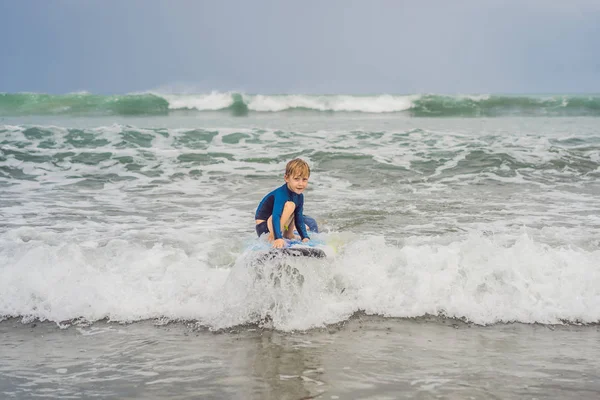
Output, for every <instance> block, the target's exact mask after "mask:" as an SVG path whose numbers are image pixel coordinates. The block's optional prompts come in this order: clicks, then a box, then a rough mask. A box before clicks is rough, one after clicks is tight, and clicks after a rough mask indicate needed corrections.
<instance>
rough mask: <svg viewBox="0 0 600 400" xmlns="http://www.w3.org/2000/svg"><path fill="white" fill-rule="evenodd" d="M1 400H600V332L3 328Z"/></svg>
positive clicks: (424, 325) (534, 328)
mask: <svg viewBox="0 0 600 400" xmlns="http://www.w3.org/2000/svg"><path fill="white" fill-rule="evenodd" d="M0 354H1V357H0V398H2V399H29V398H61V399H68V398H78V399H79V398H99V399H137V398H143V399H163V398H169V399H197V398H202V399H296V400H299V399H312V398H315V399H598V398H600V327H599V326H597V325H594V326H543V325H524V324H507V325H494V326H487V327H484V326H477V325H470V324H465V323H461V322H457V321H454V320H442V319H437V318H434V319H417V320H406V319H386V318H382V317H372V316H365V315H358V316H354V317H353V318H352V319H351V320H350V321H347V322H345V323H343V324H339V325H335V326H331V327H328V328H324V329H319V330H311V331H309V332H292V333H285V332H278V331H273V330H269V329H262V328H257V327H247V326H245V327H239V328H236V329H229V330H227V331H224V332H218V333H214V332H210V331H207V330H205V329H202V328H198V327H195V326H194V325H193V324H186V323H174V324H167V325H162V326H161V325H156V323H155V322H153V321H146V322H138V323H134V324H130V325H122V324H112V323H106V322H99V323H95V324H93V325H91V326H71V327H69V328H67V329H60V328H58V327H57V326H56V324H54V323H29V324H22V323H21V322H20V321H19V320H16V319H11V320H7V321H3V322H0Z"/></svg>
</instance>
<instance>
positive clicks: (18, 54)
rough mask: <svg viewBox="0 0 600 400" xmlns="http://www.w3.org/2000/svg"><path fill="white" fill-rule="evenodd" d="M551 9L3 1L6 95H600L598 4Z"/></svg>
mask: <svg viewBox="0 0 600 400" xmlns="http://www.w3.org/2000/svg"><path fill="white" fill-rule="evenodd" d="M553 3H561V2H559V1H558V0H556V1H552V0H548V1H545V0H521V1H518V0H487V1H483V0H478V1H475V0H463V1H461V0H456V1H449V0H437V1H433V0H419V1H417V0H412V1H403V0H396V1H377V0H369V1H368V0H364V1H352V0H344V1H342V0H339V1H338V0H335V1H334V0H315V1H312V0H302V1H291V0H290V1H287V0H273V1H263V0H237V1H234V0H230V1H228V0H219V1H217V0H214V1H201V0H198V1H181V0H169V1H167V0H165V1H154V0H146V1H142V0H87V1H85V0H70V1H67V0H63V1H59V0H47V1H44V0H39V1H34V0H0V92H22V91H26V92H47V93H69V92H77V91H89V92H93V93H102V94H109V93H128V92H137V91H146V90H157V89H159V90H163V91H175V92H207V91H211V90H219V91H228V90H237V91H244V92H247V93H350V94H369V93H395V94H405V93H448V94H456V93H580V92H587V93H590V92H594V93H599V92H600V0H570V1H569V2H567V1H563V2H562V3H564V4H553ZM567 3H568V4H567Z"/></svg>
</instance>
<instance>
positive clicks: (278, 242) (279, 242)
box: [273, 239, 285, 249]
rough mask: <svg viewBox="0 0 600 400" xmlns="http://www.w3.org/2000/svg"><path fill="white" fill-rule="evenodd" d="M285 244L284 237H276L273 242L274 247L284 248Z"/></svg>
mask: <svg viewBox="0 0 600 400" xmlns="http://www.w3.org/2000/svg"><path fill="white" fill-rule="evenodd" d="M283 246H285V240H283V239H275V241H274V242H273V247H275V248H276V249H281V248H283Z"/></svg>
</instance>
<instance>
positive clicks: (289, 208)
mask: <svg viewBox="0 0 600 400" xmlns="http://www.w3.org/2000/svg"><path fill="white" fill-rule="evenodd" d="M295 209H296V204H294V202H293V201H286V202H285V205H284V206H283V211H287V212H292V211H294V210H295Z"/></svg>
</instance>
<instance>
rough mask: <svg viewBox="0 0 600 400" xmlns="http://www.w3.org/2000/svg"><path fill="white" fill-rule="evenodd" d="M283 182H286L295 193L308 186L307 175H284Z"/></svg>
mask: <svg viewBox="0 0 600 400" xmlns="http://www.w3.org/2000/svg"><path fill="white" fill-rule="evenodd" d="M283 178H284V179H285V183H287V187H288V189H290V190H291V191H292V192H294V193H296V194H302V192H304V189H306V187H307V186H308V176H300V175H295V176H294V175H293V174H292V175H284V176H283Z"/></svg>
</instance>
